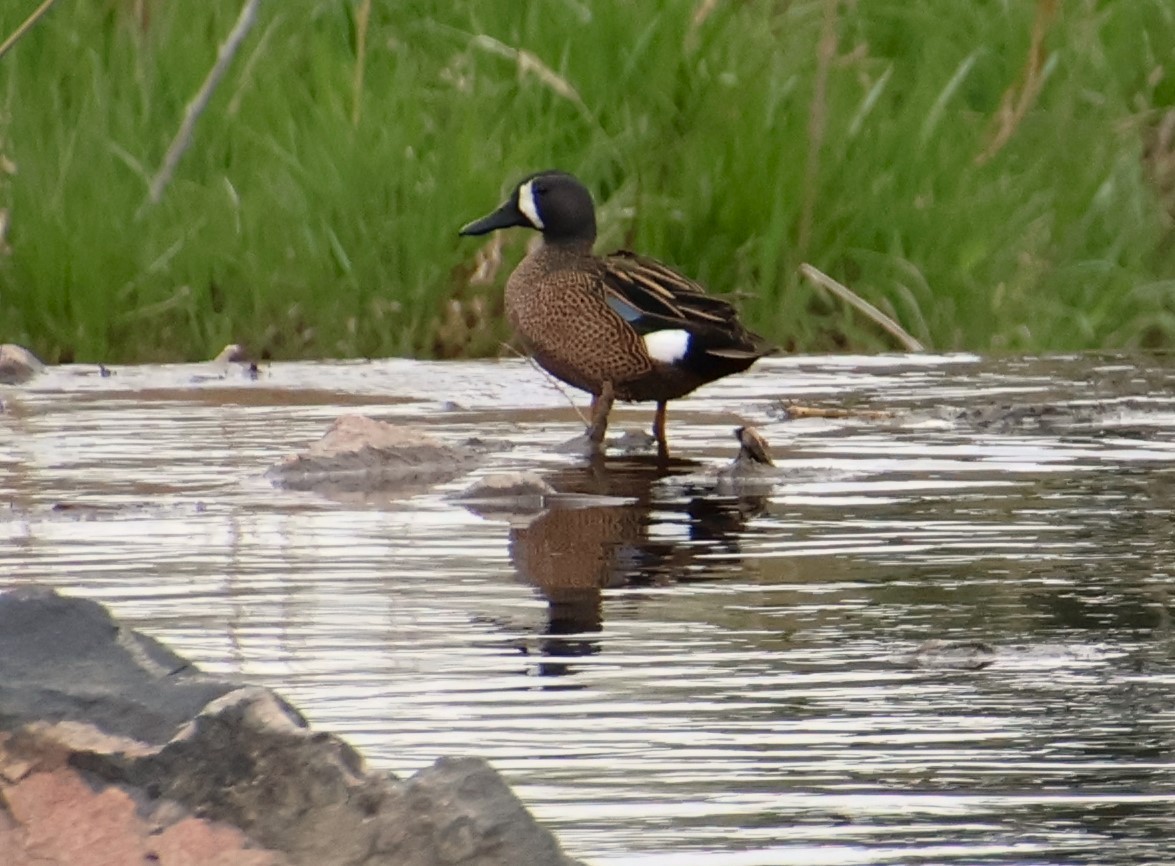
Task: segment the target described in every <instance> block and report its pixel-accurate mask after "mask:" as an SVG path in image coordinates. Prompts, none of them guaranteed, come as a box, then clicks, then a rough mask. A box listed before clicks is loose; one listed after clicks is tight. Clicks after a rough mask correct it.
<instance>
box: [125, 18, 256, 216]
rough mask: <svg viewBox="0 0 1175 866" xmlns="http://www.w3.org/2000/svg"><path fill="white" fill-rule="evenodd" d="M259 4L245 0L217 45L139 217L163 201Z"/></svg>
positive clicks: (251, 22) (250, 26)
mask: <svg viewBox="0 0 1175 866" xmlns="http://www.w3.org/2000/svg"><path fill="white" fill-rule="evenodd" d="M260 5H261V0H245V4H244V5H243V6H242V7H241V13H240V15H238V16H237V22H236V23H235V24H234V25H233V29H232V30H230V31H229V34H228V36H226V37H225V40H224V42H222V43H221V45H220V50H218V51H217V53H216V62H215V63H214V64H212V68H211V69H210V70H208V76H207V77H206V78H205V79H204V83H203V84H201V85H200V89H199V90H198V91H196V95H195V96H193V97H192V101H191V102H189V103H188V105H187V107H186V108H185V109H184V119H183V121H182V122H181V123H180V128H179V129H178V130H177V131H176V134H175V138H173V139H172V140H171V145H170V146H169V147H168V148H167V153H166V154H165V155H164V157H163V164H162V165H160V166H159V171H158V172H156V174H155V177H154V178H153V179H152V181H151V189H150V190H149V192H148V194H147V201H145V202H143V206H142V207H140V208H139V213H140V214H142V213H143V211H144V210H145V209H146V208H147V206H148V205H154V204H158V203H159V201H160V199H162V198H163V191H164V190H165V189H166V188H167V185H168V184H169V183H170V182H171V176H172V175H173V174H174V173H175V169H176V166H177V165H179V161H180V159H181V158H182V157H183V155H184V152H185V151H186V150H187V149H188V147H189V146H190V145H191V143H192V134H193V133H194V132H195V129H196V122H197V121H198V120H199V119H200V115H201V114H203V113H204V109H205V108H207V107H208V101H209V100H210V99H211V98H212V92H213V91H214V90H216V86H217V85H218V84H219V83H220V79H221V78H223V77H224V73H225V72H226V71H227V70H228V66H229V64H230V63H232V61H233V58H234V57H235V56H236V53H237V50H238V49H239V48H240V47H241V43H242V42H243V41H244V40H245V37H246V36H247V35H248V33H249V30H250V29H251V28H252V27H253V22H254V21H255V20H256V18H257V7H258V6H260Z"/></svg>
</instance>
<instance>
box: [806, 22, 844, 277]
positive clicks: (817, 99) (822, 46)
mask: <svg viewBox="0 0 1175 866" xmlns="http://www.w3.org/2000/svg"><path fill="white" fill-rule="evenodd" d="M839 5H840V0H824V18H823V20H822V22H821V25H820V41H819V42H818V43H817V45H816V79H815V81H814V82H813V85H812V107H811V111H810V112H809V113H808V156H807V160H806V161H805V164H804V197H803V200H802V201H803V205H802V207H801V209H800V228H799V232H798V234H797V237H796V252H797V254H798V256H799V258H801V259H802V258H804V257H805V256H807V254H808V244H809V243H810V242H811V239H812V219H813V215H814V214H815V212H816V192H817V189H818V186H819V180H820V151H821V149H822V148H823V147H824V130H825V128H826V127H827V125H828V70H829V69H830V68H831V67H832V60H833V58H834V57H835V56H836V20H837V12H838V8H839Z"/></svg>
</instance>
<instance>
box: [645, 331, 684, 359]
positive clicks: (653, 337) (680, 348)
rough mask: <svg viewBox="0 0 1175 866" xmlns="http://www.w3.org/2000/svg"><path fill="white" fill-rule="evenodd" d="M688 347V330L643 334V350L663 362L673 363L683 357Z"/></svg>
mask: <svg viewBox="0 0 1175 866" xmlns="http://www.w3.org/2000/svg"><path fill="white" fill-rule="evenodd" d="M688 348H689V331H683V330H680V329H676V330H672V331H653V333H651V334H645V350H646V351H647V352H648V353H649V357H650V358H653V359H654V360H656V361H661V362H662V363H665V364H675V363H677V362H678V361H680V360H681V359H682V358H684V357H685V353H686V350H687V349H688Z"/></svg>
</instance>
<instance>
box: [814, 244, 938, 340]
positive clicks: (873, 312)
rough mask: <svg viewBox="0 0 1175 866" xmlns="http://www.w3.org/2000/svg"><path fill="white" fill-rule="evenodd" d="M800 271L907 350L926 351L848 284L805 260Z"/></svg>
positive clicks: (903, 329)
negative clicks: (880, 328) (859, 312)
mask: <svg viewBox="0 0 1175 866" xmlns="http://www.w3.org/2000/svg"><path fill="white" fill-rule="evenodd" d="M800 273H801V274H803V275H804V276H805V277H807V278H808V279H809V280H811V281H812V282H814V283H815V284H816V285H818V286H820V287H821V288H823V289H827V290H828V291H830V292H832V294H834V295H836V296H837V297H838V298H840V299H841V300H842V301H844V302H845V303H846V304H848V305H849V306H850V307H853V308H855V309H857V310H859V311H861V312H862V313H864V314H865V315H866V316H868V317H869V318H870V319H871V320H872V321H874V322H876V323H877V324H878V325H880V326H881V327H882V328H883V329H884V330H885V331H886V333H888V334H890V335H892V336H893V337H894V338H895V339H896V340H897V341H898V342H899V343H901V344H902V345H903V346H904V347H905V348H906V350H907V351H910V352H924V351H926V347H925V346H923V345H922V344H921V343H919V342H918V341H917V340H916V339H914V337H913V336H912V335H911V334H910V333H909V332H908V331H907V330H906V329H905V328H903V327H902V326H901V325H899V324H898V323H897V322H895V321H894V320H893V319H891V318H890V317H889V316H887V315H886V314H885V313H883V312H881V310H879V309H877V307H875V306H873V305H872V304H871V303H869V302H868V301H866V300H865V299H864V298H862V297H861V296H860V295H858V294H857V293H856V292H854V291H853V290H852V289H850V288H849V287H848V286H846V285H844V284H843V283H838V282H837V281H836V280H834V279H833V278H832V277H830V276H828V274H826V273H824V272H823V271H822V270H820V269H819V268H815V267H813V266H812V265H810V264H808V263H807V262H805V263H804V264H802V265H800Z"/></svg>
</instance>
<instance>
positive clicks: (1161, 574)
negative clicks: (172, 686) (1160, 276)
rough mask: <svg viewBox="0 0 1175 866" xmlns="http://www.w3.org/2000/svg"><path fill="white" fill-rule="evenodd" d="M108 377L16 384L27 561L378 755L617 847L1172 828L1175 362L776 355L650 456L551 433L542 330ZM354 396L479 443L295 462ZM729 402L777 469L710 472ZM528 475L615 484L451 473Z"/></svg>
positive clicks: (719, 849)
mask: <svg viewBox="0 0 1175 866" xmlns="http://www.w3.org/2000/svg"><path fill="white" fill-rule="evenodd" d="M110 373H111V375H109V376H102V375H99V371H98V370H96V369H94V368H88V367H76V368H69V367H66V368H59V369H54V370H51V371H49V372H48V373H47V374H45V375H44V376H42V377H41V378H39V379H37V380H35V381H34V382H32V383H31V384H29V385H26V386H23V387H19V388H16V387H8V388H4V389H0V399H2V400H3V411H2V412H0V507H2V508H3V511H0V586H13V585H18V584H25V583H43V584H49V585H52V586H55V587H57V588H59V589H60V590H62V591H64V592H68V593H73V594H78V595H84V596H89V597H92V598H96V599H99V600H101V601H103V602H105V603H107V604H108V605H110V606H111V607H112V608H113V610H114V611H115V613H116V614H118V615H119V616H121V617H122V618H124V619H125V620H126V621H128V622H130V623H131V624H133V625H136V626H137V627H139V628H141V629H143V630H144V631H146V632H148V633H150V634H152V635H154V636H156V637H158V638H161V639H163V640H164V641H166V642H167V643H169V644H170V645H171V646H172V647H173V648H174V649H176V650H177V651H178V652H181V653H183V654H184V655H187V656H189V657H190V658H192V659H193V660H195V661H196V662H197V663H198V664H200V665H201V666H202V667H204V668H205V669H207V670H211V671H217V672H224V673H230V674H234V675H240V676H243V677H245V678H247V679H250V680H254V681H257V682H259V683H263V684H265V685H268V686H272V687H274V688H276V689H278V690H279V691H281V692H282V693H284V694H285V695H286V696H287V697H289V698H290V699H291V700H292V701H293V702H294V703H295V704H297V705H298V706H299V707H300V708H301V709H302V710H303V711H304V712H305V713H306V715H307V716H308V717H309V718H310V719H311V720H312V722H313V723H314V724H315V725H316V726H317V727H319V728H322V729H327V730H333V731H336V732H339V733H341V734H343V735H344V736H345V737H347V738H348V739H349V740H350V741H351V742H352V743H354V744H355V745H357V746H359V747H360V748H361V749H362V750H363V751H364V752H365V754H366V755H367V756H368V758H369V760H370V761H371V763H372V764H373V765H375V766H378V767H382V768H387V769H389V770H392V771H394V772H396V773H398V774H407V773H411V772H413V771H414V770H416V769H418V768H420V767H422V766H425V765H427V764H429V763H431V762H432V761H433V760H434V759H435V758H436V757H438V756H439V755H443V754H454V753H473V754H479V755H483V756H485V757H487V758H489V759H490V760H491V761H492V762H493V763H494V765H495V766H496V767H497V768H498V769H499V770H500V771H501V772H502V773H504V774H505V776H506V777H507V778H508V779H509V781H510V782H511V783H512V784H513V785H514V787H515V789H516V790H517V791H518V792H519V794H520V796H522V797H523V798H524V800H525V801H526V802H527V804H528V805H529V806H530V807H531V809H532V810H533V811H534V812H535V813H536V814H537V815H538V816H539V817H540V818H541V819H542V820H543V821H545V822H546V823H547V824H548V825H550V826H552V827H553V828H554V829H555V830H556V832H557V833H558V834H559V837H560V839H561V840H562V842H563V844H564V846H565V847H566V848H567V849H568V850H569V852H570V853H572V854H574V855H575V856H578V857H582V858H584V859H585V860H587V861H588V862H590V863H593V864H613V866H616V864H653V863H666V864H670V863H672V864H679V863H680V864H705V866H719V864H722V866H727V864H876V863H943V864H974V863H985V864H1011V863H1016V864H1028V863H1039V864H1045V863H1048V864H1070V863H1090V864H1093V863H1098V864H1139V863H1160V862H1170V861H1171V860H1172V855H1171V854H1170V851H1171V848H1172V844H1175V843H1173V842H1172V839H1173V838H1175V763H1173V754H1172V750H1173V747H1175V666H1173V664H1172V649H1173V646H1175V645H1173V642H1172V635H1171V626H1170V612H1171V606H1172V604H1171V599H1170V598H1169V590H1170V587H1171V586H1172V567H1173V566H1172V553H1173V547H1175V542H1173V537H1175V536H1173V528H1175V524H1173V509H1175V396H1173V391H1172V385H1173V384H1175V362H1172V361H1169V360H1167V359H1162V358H1158V359H1156V358H1117V357H1084V358H1053V359H1013V360H1003V361H998V362H993V361H983V360H980V359H977V358H974V357H970V356H918V357H904V356H894V357H881V358H860V357H836V358H818V357H807V358H789V359H782V360H776V361H769V362H765V363H761V364H760V365H759V366H757V367H756V369H755V371H754V372H753V373H752V374H749V375H745V376H741V377H737V378H734V379H731V380H727V381H725V382H722V383H719V384H716V385H712V386H709V387H707V388H705V389H703V390H702V391H701V392H700V393H699V394H697V395H696V396H695V397H694V398H691V399H689V400H684V401H680V402H678V403H675V404H672V405H671V407H670V422H669V433H670V441H671V444H672V445H673V446H674V448H675V454H674V458H675V459H674V461H673V462H672V463H671V464H669V465H668V466H661V467H659V466H658V465H657V463H656V462H655V461H654V460H652V459H651V458H649V457H645V456H643V455H640V454H637V455H635V456H628V457H625V456H622V455H620V454H619V453H614V454H610V456H609V457H608V459H607V460H606V461H605V462H604V464H603V465H602V466H601V465H594V466H592V465H588V464H587V463H586V462H584V461H583V460H582V459H578V458H575V457H573V456H569V455H567V454H565V453H562V452H561V451H560V450H559V449H558V445H559V444H560V443H562V442H564V441H566V440H567V439H569V438H570V437H571V436H572V435H574V434H575V433H577V432H578V431H579V421H578V420H577V418H576V415H575V414H574V412H573V411H572V409H571V407H570V404H569V403H568V401H567V399H566V398H565V397H564V396H563V395H561V394H560V393H559V392H558V391H556V390H554V389H553V388H552V387H551V386H550V385H549V384H547V382H546V381H545V380H544V379H543V378H542V377H541V376H539V375H538V374H537V373H535V372H534V371H533V370H532V369H531V368H530V367H528V366H527V365H525V364H524V363H521V362H501V363H421V362H412V361H386V362H377V363H344V364H276V365H273V366H270V367H264V366H263V367H262V369H261V372H260V376H259V378H258V379H257V380H255V381H254V380H252V379H250V378H249V377H247V376H246V375H244V373H243V371H241V370H240V369H237V368H233V369H231V370H228V371H221V370H218V369H216V368H213V367H211V366H204V365H189V366H173V367H135V368H117V369H114V370H112V371H110ZM786 401H795V402H798V403H802V404H805V405H815V406H822V407H836V408H850V409H853V410H854V411H858V410H885V411H887V412H891V413H893V414H892V415H891V416H888V417H873V416H870V415H867V414H864V412H863V411H859V412H858V414H856V415H855V416H853V417H848V418H818V419H811V418H809V419H800V420H787V419H786V418H785V416H784V415H783V414H782V413H781V412H780V406H781V405H782V403H783V402H786ZM344 413H362V414H367V415H371V416H373V417H376V418H380V419H383V420H389V421H395V422H406V423H412V424H415V425H420V426H422V427H424V428H426V429H427V430H428V431H429V432H430V433H431V434H432V435H434V436H435V437H437V438H439V439H441V440H444V441H446V442H451V443H454V444H458V443H462V442H464V441H465V440H468V439H469V438H471V437H478V438H479V439H482V440H485V441H486V442H488V443H490V445H491V448H490V454H489V455H488V456H487V457H486V458H485V459H484V460H483V462H482V463H481V464H479V465H478V466H477V467H476V468H475V469H474V470H473V472H472V473H471V474H469V475H465V476H462V477H460V478H458V479H456V480H453V481H449V482H446V483H444V484H440V485H437V486H433V487H422V488H419V489H416V490H412V491H408V492H405V493H403V494H401V495H397V496H387V497H377V498H369V499H367V500H363V499H359V498H351V499H348V498H345V497H336V498H330V497H327V496H322V495H317V494H312V493H292V492H286V491H278V490H275V489H274V488H273V487H272V485H271V484H270V483H269V482H268V481H267V480H266V479H265V477H264V472H265V470H266V469H267V468H269V467H270V466H271V465H273V464H274V463H275V462H276V461H278V460H279V459H280V458H282V457H283V456H285V455H287V454H290V453H292V452H294V451H297V450H299V449H301V448H303V447H305V446H306V445H307V444H309V443H310V442H312V441H313V440H315V439H317V438H318V437H320V436H321V435H322V433H323V432H324V431H325V430H326V428H327V426H328V425H329V423H330V422H331V421H332V420H333V419H334V418H336V417H337V416H339V415H340V414H344ZM649 417H650V412H649V409H648V407H629V406H621V407H620V408H619V410H618V412H617V413H616V415H615V417H614V425H613V426H614V430H615V431H616V432H620V431H622V430H623V429H626V428H638V427H643V426H647V424H648V422H649ZM741 423H751V424H754V425H755V426H757V427H758V428H759V429H760V430H761V431H762V432H763V433H764V434H765V435H766V437H767V438H768V440H769V441H770V442H771V443H772V448H773V451H774V454H775V456H776V463H777V464H778V466H779V468H780V472H779V475H778V477H777V478H776V479H774V482H773V483H771V482H766V483H763V482H759V483H754V484H750V485H741V486H740V485H737V484H736V485H733V486H732V485H731V484H729V483H727V480H726V479H724V478H723V477H722V476H721V470H722V469H723V467H725V466H726V464H728V463H729V462H730V459H731V458H732V457H733V455H734V453H735V450H736V443H735V440H734V439H733V437H732V436H731V431H732V429H733V428H734V427H735V426H736V425H738V424H741ZM519 469H527V470H533V471H537V472H538V473H540V474H541V475H543V476H544V477H545V478H546V479H547V480H548V481H549V482H550V483H551V484H552V485H553V486H554V487H555V488H557V489H558V490H560V491H563V492H568V493H571V492H574V493H581V494H591V496H586V497H583V498H582V499H581V501H579V504H578V506H573V505H567V506H565V507H557V508H554V509H552V510H549V511H546V512H543V513H540V514H537V515H535V514H530V515H525V516H523V515H519V514H512V515H511V514H505V513H493V512H492V511H489V512H487V511H484V510H483V511H481V512H478V511H475V510H471V509H469V508H466V507H463V506H462V505H461V504H460V503H458V502H457V501H455V500H454V499H453V498H452V496H453V494H454V493H456V492H459V491H461V490H464V489H465V488H467V487H468V486H469V485H470V484H471V483H472V482H473V481H474V480H475V479H476V478H478V477H480V476H484V475H486V474H487V473H490V472H499V471H504V470H519ZM928 641H931V642H932V643H930V644H927V642H928ZM936 642H937V643H936Z"/></svg>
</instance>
